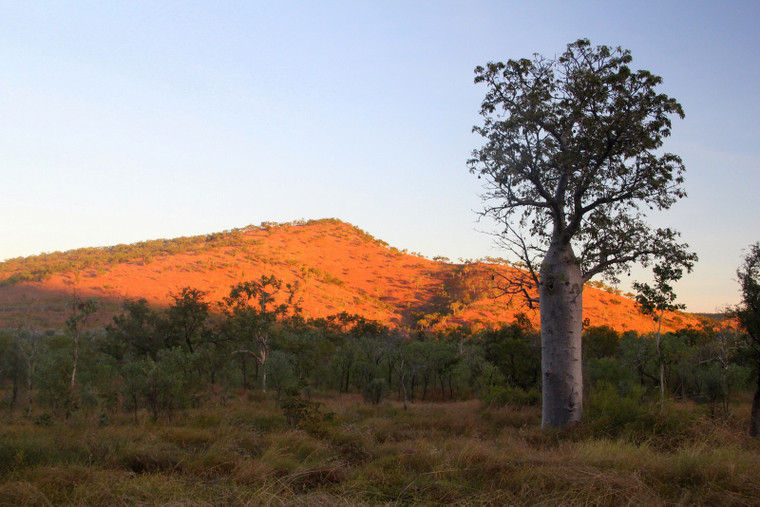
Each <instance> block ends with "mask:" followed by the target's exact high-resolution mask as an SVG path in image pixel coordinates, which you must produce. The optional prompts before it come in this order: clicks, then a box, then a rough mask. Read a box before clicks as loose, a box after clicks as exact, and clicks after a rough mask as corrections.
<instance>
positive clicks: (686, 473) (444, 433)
mask: <svg viewBox="0 0 760 507" xmlns="http://www.w3.org/2000/svg"><path fill="white" fill-rule="evenodd" d="M319 401H320V403H322V405H321V408H320V411H319V413H320V414H321V417H318V418H316V419H312V420H310V422H309V423H308V424H302V425H301V426H300V427H294V426H290V425H288V422H287V420H286V418H285V415H284V413H283V411H282V410H281V409H280V407H279V406H278V404H277V402H276V401H275V400H273V399H271V398H270V397H267V396H263V395H261V394H256V395H254V394H243V393H237V394H234V395H230V396H229V397H228V398H227V399H226V400H225V401H224V404H223V405H215V407H214V408H199V409H190V410H187V411H185V412H183V413H180V414H178V415H177V416H175V418H174V420H172V421H166V420H163V421H158V422H152V421H151V420H150V418H149V417H148V416H147V415H146V414H143V413H141V414H138V417H137V420H135V419H134V415H132V414H123V415H122V414H118V415H106V414H96V413H91V414H89V415H85V414H83V413H78V414H75V415H74V416H72V417H71V418H70V419H68V420H60V421H57V420H52V419H51V418H50V417H49V416H47V415H46V414H44V413H42V414H37V415H33V416H31V417H28V418H27V417H24V416H22V415H20V414H13V415H8V414H5V415H4V419H3V420H2V425H1V426H0V504H2V505H57V504H67V505H166V504H169V505H356V504H364V505H406V504H466V505H470V504H476V505H560V504H561V505H671V504H704V505H753V504H755V505H756V504H757V503H758V502H760V443H758V442H757V441H755V440H753V439H751V438H749V437H748V436H746V431H745V426H746V421H747V420H748V415H749V402H748V400H738V401H737V400H735V401H734V403H733V405H732V406H731V408H730V413H729V414H720V415H718V416H715V415H712V416H711V415H710V410H708V409H707V407H704V406H695V405H692V404H678V403H673V404H669V405H666V406H665V408H664V410H662V411H660V410H659V409H658V408H657V407H656V406H651V407H650V406H639V407H636V408H634V409H633V410H634V412H633V413H628V414H625V413H624V414H623V415H624V416H625V419H620V420H615V418H614V416H615V415H616V414H615V413H614V412H615V410H617V409H615V408H614V407H613V408H610V405H609V404H607V405H603V404H596V405H594V403H593V401H592V402H591V403H590V405H589V410H588V413H589V416H588V417H587V418H586V421H584V423H583V424H582V425H580V426H579V427H576V428H574V429H572V430H566V431H547V430H542V429H541V428H540V427H539V425H540V409H539V408H536V407H525V408H510V407H500V408H489V407H485V406H483V405H481V404H480V402H477V401H460V402H451V403H419V404H412V405H410V406H409V409H408V410H406V411H405V410H403V408H402V406H401V405H400V404H398V403H396V402H393V401H385V402H383V403H381V404H380V405H378V406H372V405H368V404H365V403H363V402H362V401H361V400H360V399H359V398H357V397H352V396H342V397H330V398H323V399H320V400H319ZM627 410H631V408H630V407H629V408H628V409H627ZM609 411H612V412H613V413H612V414H610V413H608V412H609ZM610 416H613V417H610Z"/></svg>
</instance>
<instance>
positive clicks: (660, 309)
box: [633, 263, 691, 401]
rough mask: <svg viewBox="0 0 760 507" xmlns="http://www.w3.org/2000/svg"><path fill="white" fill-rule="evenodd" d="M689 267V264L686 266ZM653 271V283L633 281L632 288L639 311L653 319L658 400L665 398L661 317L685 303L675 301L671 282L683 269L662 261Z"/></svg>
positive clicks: (682, 306) (677, 278)
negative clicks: (658, 389) (658, 378)
mask: <svg viewBox="0 0 760 507" xmlns="http://www.w3.org/2000/svg"><path fill="white" fill-rule="evenodd" d="M687 269H691V265H688V266H687ZM652 271H653V272H654V283H653V284H652V285H650V284H648V283H641V282H635V283H634V284H633V288H634V289H635V290H636V292H637V294H636V305H637V306H638V308H639V311H640V312H641V313H643V314H644V315H647V316H649V317H651V318H652V320H654V322H655V324H656V327H655V334H654V336H655V348H656V350H657V361H658V362H659V363H660V401H664V400H665V361H663V357H662V344H661V338H662V319H663V317H664V316H665V312H672V311H674V310H682V309H684V308H686V306H685V305H683V304H680V303H676V293H675V290H674V288H673V282H677V281H678V280H680V279H681V277H682V276H683V269H682V268H681V267H680V266H679V265H678V264H669V263H663V264H658V265H656V266H655V267H654V268H653V269H652Z"/></svg>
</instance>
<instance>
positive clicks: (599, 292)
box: [0, 219, 703, 332]
mask: <svg viewBox="0 0 760 507" xmlns="http://www.w3.org/2000/svg"><path fill="white" fill-rule="evenodd" d="M514 269H516V268H514V267H511V266H509V265H507V264H506V263H504V262H502V261H500V260H497V259H487V260H485V261H477V262H476V261H466V262H460V263H451V262H448V260H447V259H442V258H436V260H430V259H427V258H424V257H422V256H420V255H417V254H413V253H412V254H410V253H407V252H406V251H399V250H398V249H396V248H393V247H391V246H389V245H388V244H387V243H385V242H384V241H381V240H378V239H375V238H374V237H372V236H371V235H370V234H368V233H366V232H364V231H363V230H361V229H359V228H358V227H355V226H353V225H350V224H347V223H345V222H341V221H340V220H336V219H323V220H310V221H308V222H306V221H299V222H292V223H286V224H275V223H263V224H261V225H260V226H248V227H244V228H240V229H232V230H228V231H224V232H221V233H214V234H208V235H202V236H194V237H182V238H176V239H171V240H153V241H145V242H140V243H135V244H131V245H116V246H113V247H105V248H83V249H78V250H72V251H68V252H62V253H61V252H56V253H51V254H42V255H37V256H32V257H25V258H17V259H10V260H8V261H5V262H3V263H0V327H10V326H17V325H34V326H38V327H45V328H47V327H59V326H61V325H63V323H64V322H65V320H66V318H67V316H68V308H69V305H70V301H71V297H72V295H73V294H74V293H76V294H77V295H78V296H80V297H83V298H89V297H94V298H97V300H98V303H99V308H100V310H99V312H98V313H97V314H96V316H95V325H105V324H106V323H108V322H109V321H110V318H111V316H112V315H113V314H114V312H117V311H118V310H119V307H120V305H121V302H122V301H123V300H124V299H125V298H133V299H134V298H139V297H143V298H145V299H147V300H148V301H149V302H150V303H151V304H154V305H158V306H166V305H168V303H169V301H170V294H171V293H176V292H179V291H180V290H181V289H182V288H183V287H192V288H195V289H200V290H202V291H204V292H206V295H207V298H208V299H209V300H211V301H218V300H220V299H221V298H222V297H223V296H225V295H227V294H228V292H229V289H230V287H231V286H232V285H234V284H236V283H238V282H241V281H247V280H253V279H258V278H260V277H261V276H262V275H267V276H268V275H274V276H276V277H277V278H279V279H280V280H282V281H283V282H286V283H291V284H298V287H299V290H298V298H299V299H300V305H301V306H302V308H303V311H304V314H305V315H306V316H309V317H324V316H327V315H331V314H335V313H340V312H348V313H354V314H358V315H362V316H364V317H366V318H368V319H373V320H377V321H381V322H384V323H387V324H389V325H391V326H401V325H404V326H416V327H424V328H428V329H434V330H437V329H445V328H449V327H456V326H470V327H472V328H481V327H492V326H498V325H500V324H503V323H511V322H512V321H513V320H514V319H515V316H516V315H517V314H519V313H523V314H524V315H525V316H526V317H527V318H528V319H530V320H531V321H532V322H533V323H534V325H536V326H538V318H539V315H538V312H537V311H536V310H531V309H528V308H526V307H524V306H522V305H521V303H520V302H519V301H517V300H516V299H515V300H513V301H510V300H508V299H507V298H496V297H495V295H496V294H497V292H498V288H497V287H496V286H495V282H494V279H495V280H498V279H499V277H498V276H494V273H495V272H498V273H501V274H508V273H509V271H510V270H514ZM603 289H604V286H603V284H598V283H593V282H592V283H591V284H589V286H588V287H586V289H585V290H584V294H585V297H584V308H583V310H584V318H586V319H588V322H589V324H590V325H592V326H601V325H607V326H611V327H613V328H615V329H617V330H619V331H626V330H636V331H640V332H648V331H651V330H652V329H653V325H652V322H651V320H649V319H648V318H646V317H644V316H642V315H640V314H639V312H638V311H637V310H636V308H635V306H634V303H633V301H632V300H631V299H629V298H626V297H623V296H622V295H619V294H616V293H615V291H612V290H611V289H607V290H603ZM702 320H703V319H700V318H698V317H696V316H693V315H689V314H684V313H672V314H668V315H667V316H666V318H665V319H664V321H663V327H664V329H665V330H674V329H679V328H683V327H689V326H691V327H699V326H700V325H701V322H702Z"/></svg>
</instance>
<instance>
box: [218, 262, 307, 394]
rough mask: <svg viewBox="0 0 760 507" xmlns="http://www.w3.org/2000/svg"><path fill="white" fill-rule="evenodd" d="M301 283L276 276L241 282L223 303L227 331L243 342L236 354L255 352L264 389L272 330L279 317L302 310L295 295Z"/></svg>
mask: <svg viewBox="0 0 760 507" xmlns="http://www.w3.org/2000/svg"><path fill="white" fill-rule="evenodd" d="M296 291H297V287H296V286H295V285H291V284H285V286H284V287H283V284H282V281H280V280H279V279H278V278H276V277H275V276H262V277H261V279H260V280H253V281H249V282H240V283H238V284H237V285H235V286H233V287H232V288H231V289H230V294H229V296H227V297H225V298H224V299H223V301H222V302H221V303H220V307H221V309H222V311H223V312H224V314H225V317H226V323H225V329H226V330H225V331H224V332H225V334H227V335H228V336H230V337H231V338H232V339H233V341H234V342H235V343H236V344H238V345H240V348H239V349H237V350H235V351H234V352H233V354H241V355H250V356H253V357H254V358H255V359H256V361H257V363H258V364H259V365H260V366H261V368H262V370H263V373H262V382H261V385H262V390H263V391H266V388H267V383H266V382H267V381H266V372H267V369H266V362H267V358H268V357H269V351H270V341H271V340H270V339H271V336H270V334H271V332H272V330H273V328H274V326H275V324H276V323H277V321H278V320H281V319H285V318H292V317H295V316H297V315H299V314H300V307H299V306H298V304H297V302H296V301H295V300H294V299H295V294H296Z"/></svg>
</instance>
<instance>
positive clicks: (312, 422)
mask: <svg viewBox="0 0 760 507" xmlns="http://www.w3.org/2000/svg"><path fill="white" fill-rule="evenodd" d="M279 405H280V408H281V409H282V411H283V412H284V413H285V418H286V419H287V421H288V425H289V426H293V427H298V428H301V429H303V430H306V431H309V432H311V433H313V432H317V433H319V432H321V425H322V423H323V422H324V420H325V419H326V414H323V413H322V403H319V402H317V401H312V400H308V399H305V398H303V397H302V396H301V394H300V392H299V391H298V389H297V388H293V387H289V388H287V389H285V392H284V395H283V396H282V397H281V398H280V401H279Z"/></svg>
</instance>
